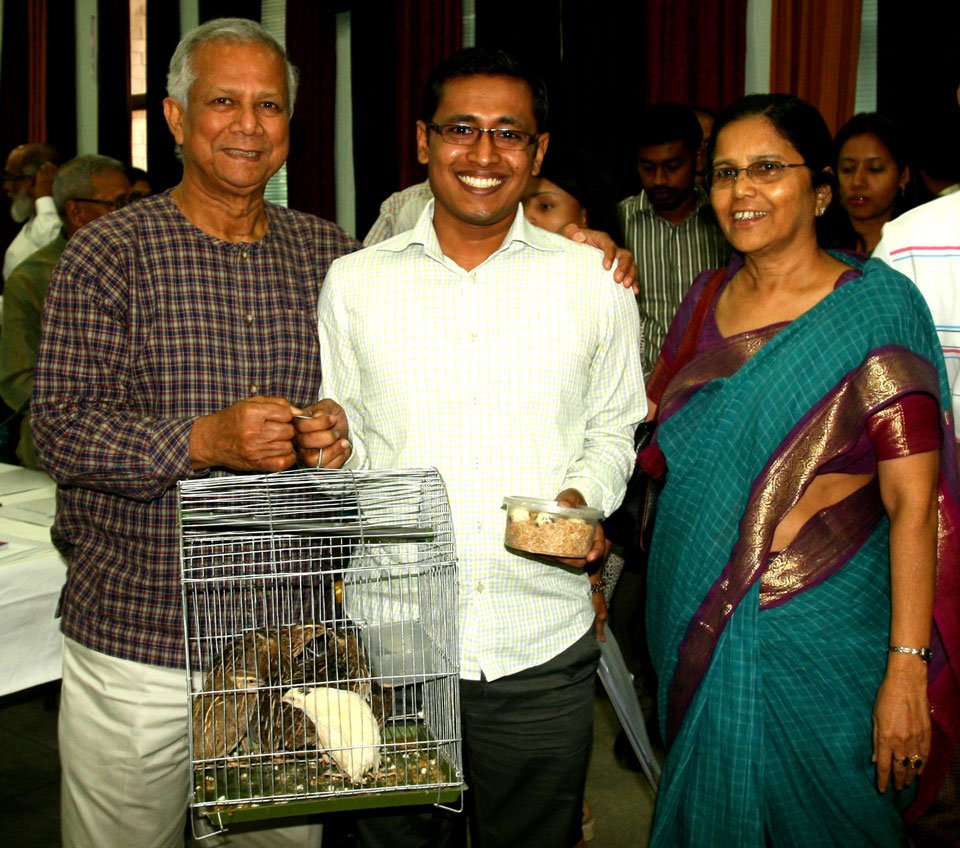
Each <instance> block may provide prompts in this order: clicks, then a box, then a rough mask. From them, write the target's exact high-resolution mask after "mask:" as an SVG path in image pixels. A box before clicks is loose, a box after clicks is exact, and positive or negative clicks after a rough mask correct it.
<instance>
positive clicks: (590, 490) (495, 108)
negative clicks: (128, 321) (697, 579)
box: [298, 48, 646, 848]
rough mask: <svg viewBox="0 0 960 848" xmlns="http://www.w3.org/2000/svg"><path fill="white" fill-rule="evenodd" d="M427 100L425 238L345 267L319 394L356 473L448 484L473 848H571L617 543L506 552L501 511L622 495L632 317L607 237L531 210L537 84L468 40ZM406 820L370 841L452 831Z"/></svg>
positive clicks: (633, 368) (638, 415)
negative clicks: (336, 409) (574, 237)
mask: <svg viewBox="0 0 960 848" xmlns="http://www.w3.org/2000/svg"><path fill="white" fill-rule="evenodd" d="M424 101H425V102H424V110H423V112H422V119H421V120H420V121H418V122H417V142H418V150H419V157H420V161H421V162H423V163H424V164H426V165H427V166H428V172H429V179H430V186H431V188H432V190H433V194H434V197H435V200H434V201H433V202H431V203H430V205H428V207H427V208H426V209H425V210H424V212H423V213H422V215H421V216H420V218H419V220H418V222H417V224H416V226H415V227H414V229H413V230H411V231H409V232H407V233H404V234H402V235H399V236H396V237H394V238H392V239H390V240H388V241H386V242H383V243H381V244H379V245H376V246H374V247H371V248H368V249H366V250H363V251H361V252H360V253H357V254H355V255H354V256H353V257H345V258H344V259H342V260H338V261H337V262H335V263H334V264H333V266H332V267H331V269H330V272H329V274H328V275H327V278H326V281H325V283H324V287H323V290H322V294H321V297H320V307H319V332H320V345H321V358H322V362H323V374H324V377H323V380H324V385H323V391H324V393H326V394H327V395H329V396H331V397H333V398H335V399H336V400H337V401H338V402H340V403H341V404H342V405H343V407H344V409H345V410H346V412H347V417H348V420H349V422H350V439H351V442H352V445H353V449H354V452H353V456H352V457H351V459H350V461H349V463H348V467H356V468H403V467H415V466H426V465H433V466H436V467H437V468H438V469H439V470H440V472H441V474H442V475H443V476H444V479H445V481H446V484H447V487H448V492H449V495H450V501H451V509H452V512H453V517H454V523H455V528H456V533H457V542H458V555H459V560H460V598H459V626H460V674H461V716H462V721H463V736H464V748H465V760H466V763H467V771H466V782H467V784H468V785H469V787H470V791H469V793H468V800H469V801H470V802H471V803H470V809H471V812H472V813H473V815H472V817H471V818H472V822H473V837H474V841H473V845H474V846H475V848H488V846H494V845H504V846H506V845H510V846H514V848H516V846H524V845H527V846H543V845H551V846H567V848H573V846H574V845H576V844H577V843H578V842H579V841H580V825H581V812H582V800H583V787H584V783H585V779H586V770H587V764H588V760H589V752H590V744H591V740H592V716H593V678H594V674H595V672H596V668H597V661H598V657H599V648H598V646H597V637H596V635H595V633H594V626H593V621H594V616H595V612H596V611H597V610H598V609H600V606H599V605H600V604H601V603H602V601H601V600H600V599H602V594H598V593H593V592H592V591H591V588H592V586H597V587H600V588H602V586H601V584H599V583H598V581H599V573H598V572H597V569H598V568H599V566H600V564H601V561H602V558H603V555H604V553H605V551H604V548H605V543H604V539H603V536H602V531H600V533H599V534H598V538H597V539H596V541H595V543H594V546H593V549H592V550H591V551H590V553H589V554H588V555H587V557H586V558H584V559H577V560H562V561H554V562H545V561H544V560H543V559H542V558H541V559H535V558H532V557H529V556H522V555H520V554H518V553H515V552H512V551H510V550H508V549H507V548H505V547H504V545H503V522H504V516H503V512H502V510H501V508H500V507H501V504H502V500H503V497H504V496H505V495H525V496H532V497H541V498H556V499H557V500H558V501H559V502H560V503H562V504H565V505H567V506H581V505H589V506H594V507H598V508H600V509H602V510H604V511H605V512H607V513H609V512H611V511H612V510H613V509H615V508H616V506H617V505H618V504H619V503H620V501H621V499H622V497H623V493H624V489H625V486H626V481H627V478H628V476H629V474H630V471H631V468H632V466H633V460H634V452H633V432H634V429H635V427H636V424H637V422H638V421H640V420H641V419H642V418H643V417H644V415H645V413H646V399H645V395H644V391H643V379H642V375H641V369H640V359H639V352H640V333H639V321H638V318H637V311H636V306H635V305H634V301H633V297H632V295H631V294H630V292H629V291H628V290H626V289H624V288H623V287H622V286H620V285H616V284H615V283H614V282H613V279H612V274H611V272H607V271H603V270H602V268H601V265H600V262H599V261H598V259H599V256H598V255H597V253H596V252H595V251H594V250H593V249H591V248H589V247H586V246H584V245H580V244H575V243H572V242H570V241H569V240H568V239H565V238H563V237H562V236H557V235H555V234H552V233H548V232H546V231H544V230H541V229H539V228H537V227H534V226H532V225H531V224H529V223H528V222H527V221H525V220H524V217H523V211H522V207H521V206H520V201H521V198H522V196H523V193H524V190H525V188H526V185H527V180H528V178H529V177H530V176H531V175H532V174H536V173H537V172H538V171H539V168H540V163H541V161H542V159H543V156H544V153H545V152H546V150H547V144H548V141H549V137H548V135H547V133H546V132H545V122H546V92H545V88H544V86H543V84H542V83H541V82H540V81H538V80H536V79H535V78H533V77H531V76H530V75H528V74H527V73H526V71H524V70H523V68H522V67H521V66H520V65H519V64H518V63H517V62H516V61H515V60H513V59H512V58H511V57H509V56H508V55H506V54H504V53H502V52H500V51H490V50H484V49H477V48H474V49H471V50H466V51H461V52H460V53H459V54H455V55H454V56H452V57H450V58H449V59H447V60H445V61H444V62H443V63H441V65H440V66H438V68H437V69H435V70H434V72H433V74H432V75H431V78H430V80H428V82H427V86H426V88H425V97H424ZM300 425H305V422H302V421H301V422H298V426H300ZM300 429H301V432H303V431H304V427H300ZM301 444H302V446H303V447H304V448H309V447H310V446H311V443H310V436H309V433H304V435H303V436H302V437H301ZM315 457H316V454H315V453H312V455H311V453H310V452H309V451H308V452H307V455H306V458H307V460H308V461H309V459H310V458H315ZM590 572H594V573H593V574H592V575H589V576H588V574H589V573H590ZM393 818H394V820H395V821H394V822H393V823H390V824H388V825H387V827H386V828H385V829H386V833H385V834H384V835H383V841H382V842H381V841H380V839H381V837H380V836H378V835H377V834H376V833H375V831H376V830H377V828H376V826H375V825H374V826H373V827H371V828H368V827H367V825H369V824H370V822H369V821H365V822H361V825H360V828H359V829H360V836H361V844H363V845H364V846H371V845H379V844H387V843H390V844H402V845H427V844H439V843H438V842H437V841H436V839H435V834H431V830H432V826H431V824H430V823H429V822H425V831H424V834H421V835H419V836H418V835H417V834H416V833H414V832H413V831H415V828H407V827H406V826H404V827H403V828H402V829H403V830H404V831H405V832H406V835H405V836H404V837H402V838H401V837H399V835H398V834H399V832H400V828H399V826H398V824H397V823H396V818H397V817H393ZM401 818H404V819H406V820H407V822H409V821H410V820H411V819H410V817H401ZM380 824H381V825H383V822H381V823H380ZM383 830H384V829H383V828H381V832H382V831H383ZM398 839H399V842H398Z"/></svg>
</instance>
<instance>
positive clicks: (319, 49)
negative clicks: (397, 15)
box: [287, 0, 337, 221]
mask: <svg viewBox="0 0 960 848" xmlns="http://www.w3.org/2000/svg"><path fill="white" fill-rule="evenodd" d="M336 35H337V32H336V11H335V9H334V8H333V7H332V6H331V5H330V4H328V3H321V2H317V0H287V55H288V56H289V57H290V61H291V62H293V64H294V65H296V66H297V68H298V69H299V71H300V86H299V90H298V93H297V103H296V108H295V110H294V114H293V120H292V121H291V123H290V155H289V157H288V158H287V205H288V206H289V207H290V208H291V209H299V210H300V211H302V212H311V213H313V214H314V215H319V216H320V217H321V218H326V219H327V220H328V221H333V220H335V219H336V212H337V208H336V187H335V176H334V167H333V149H334V126H333V117H334V90H335V87H336V53H335V48H336Z"/></svg>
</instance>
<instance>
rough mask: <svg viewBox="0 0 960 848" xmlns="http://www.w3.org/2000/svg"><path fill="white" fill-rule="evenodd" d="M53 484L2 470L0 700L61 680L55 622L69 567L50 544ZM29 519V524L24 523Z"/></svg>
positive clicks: (60, 643) (44, 478)
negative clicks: (7, 695)
mask: <svg viewBox="0 0 960 848" xmlns="http://www.w3.org/2000/svg"><path fill="white" fill-rule="evenodd" d="M55 489H56V487H55V485H54V483H53V481H52V480H51V479H50V478H49V477H47V476H46V475H45V474H41V473H40V472H37V471H27V470H26V469H22V468H17V467H16V466H11V465H3V464H0V541H4V542H9V543H10V544H9V545H8V546H7V547H6V548H0V695H6V694H9V693H10V692H17V691H19V690H20V689H27V688H29V687H30V686H37V685H38V684H40V683H47V682H48V681H50V680H57V679H59V677H60V663H61V656H62V652H63V637H62V636H61V634H60V626H59V621H58V620H57V619H56V618H54V613H55V612H56V608H57V599H58V598H59V597H60V589H61V587H62V586H63V581H64V578H65V576H66V564H65V563H64V561H63V558H62V557H61V556H60V554H59V553H57V551H56V549H55V548H54V547H53V545H52V544H51V543H50V528H49V525H50V521H51V519H52V498H53V496H54V492H55ZM24 519H27V520H24Z"/></svg>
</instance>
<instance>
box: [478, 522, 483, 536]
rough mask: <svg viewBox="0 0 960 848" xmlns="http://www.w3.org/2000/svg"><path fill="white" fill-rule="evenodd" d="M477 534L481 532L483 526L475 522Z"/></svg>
mask: <svg viewBox="0 0 960 848" xmlns="http://www.w3.org/2000/svg"><path fill="white" fill-rule="evenodd" d="M477 532H478V533H482V532H483V525H482V524H481V523H480V522H479V521H478V522H477Z"/></svg>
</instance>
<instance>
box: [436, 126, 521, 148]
mask: <svg viewBox="0 0 960 848" xmlns="http://www.w3.org/2000/svg"><path fill="white" fill-rule="evenodd" d="M424 124H426V127H427V129H430V130H433V131H434V132H435V133H436V134H437V135H438V136H440V140H441V141H445V142H446V143H447V144H455V145H457V147H473V146H474V145H475V144H479V143H480V139H481V138H482V136H483V134H484V133H487V134H488V135H489V136H490V140H491V141H492V142H493V146H494V147H496V148H497V149H498V150H526V149H527V148H528V147H530V145H532V144H536V143H537V140H538V139H539V138H540V133H528V132H527V131H526V130H515V129H513V127H490V129H484V128H483V127H476V126H474V125H473V124H460V123H453V124H435V123H433V122H432V121H424ZM446 127H461V128H463V129H468V130H470V131H471V132H475V133H478V135H477V137H476V138H471V139H466V140H464V141H456V136H454V137H452V138H447V136H445V135H444V129H445V128H446ZM497 133H513V134H514V135H517V136H520V138H521V139H524V138H525V139H526V142H525V143H524V144H523V145H521V146H520V147H504V146H503V145H502V144H498V143H497V138H498V136H497V135H496V134H497ZM501 141H502V139H501Z"/></svg>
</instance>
